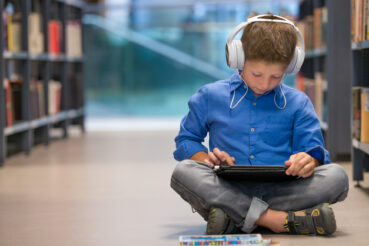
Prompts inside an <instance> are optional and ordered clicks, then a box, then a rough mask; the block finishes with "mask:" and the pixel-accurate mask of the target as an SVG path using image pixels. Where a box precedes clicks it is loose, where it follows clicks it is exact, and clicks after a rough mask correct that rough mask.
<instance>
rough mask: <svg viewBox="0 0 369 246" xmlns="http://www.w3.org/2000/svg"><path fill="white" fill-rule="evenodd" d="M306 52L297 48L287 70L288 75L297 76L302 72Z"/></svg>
mask: <svg viewBox="0 0 369 246" xmlns="http://www.w3.org/2000/svg"><path fill="white" fill-rule="evenodd" d="M304 59H305V52H304V50H303V49H301V48H300V47H296V48H295V53H294V54H293V58H292V60H291V62H290V64H289V65H288V67H287V69H286V73H288V74H297V73H298V72H299V71H300V68H301V66H302V63H304Z"/></svg>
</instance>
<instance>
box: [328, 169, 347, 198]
mask: <svg viewBox="0 0 369 246" xmlns="http://www.w3.org/2000/svg"><path fill="white" fill-rule="evenodd" d="M328 166H329V174H328V177H329V180H332V182H331V189H330V190H331V191H332V192H334V195H336V196H337V197H336V199H335V200H336V201H343V200H344V199H345V198H346V196H347V192H348V189H349V180H348V176H347V174H346V171H345V169H343V167H342V166H340V165H338V164H329V165H328ZM336 201H335V202H336Z"/></svg>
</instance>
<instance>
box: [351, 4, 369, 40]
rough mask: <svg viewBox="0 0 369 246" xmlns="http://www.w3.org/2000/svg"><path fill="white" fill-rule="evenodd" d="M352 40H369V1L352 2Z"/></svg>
mask: <svg viewBox="0 0 369 246" xmlns="http://www.w3.org/2000/svg"><path fill="white" fill-rule="evenodd" d="M351 40H352V42H356V43H358V42H363V41H366V40H369V0H351Z"/></svg>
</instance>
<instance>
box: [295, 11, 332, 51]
mask: <svg viewBox="0 0 369 246" xmlns="http://www.w3.org/2000/svg"><path fill="white" fill-rule="evenodd" d="M327 22H328V10H327V7H321V8H315V9H314V13H313V15H308V16H305V17H304V18H303V19H302V20H299V21H298V22H297V27H298V28H299V30H300V31H301V34H302V36H303V38H304V42H305V50H314V49H324V48H326V44H327Z"/></svg>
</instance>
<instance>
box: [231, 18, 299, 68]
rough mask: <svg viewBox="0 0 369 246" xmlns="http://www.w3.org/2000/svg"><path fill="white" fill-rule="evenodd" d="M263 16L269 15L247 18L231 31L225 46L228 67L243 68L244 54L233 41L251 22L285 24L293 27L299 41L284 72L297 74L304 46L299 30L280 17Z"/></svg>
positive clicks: (237, 43) (240, 44)
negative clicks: (266, 17)
mask: <svg viewBox="0 0 369 246" xmlns="http://www.w3.org/2000/svg"><path fill="white" fill-rule="evenodd" d="M264 16H270V15H258V16H254V17H252V18H249V19H248V20H247V21H246V22H242V23H241V24H239V25H238V26H237V27H236V28H235V29H234V30H233V31H232V33H231V35H229V37H228V40H227V44H226V59H227V64H228V66H229V67H230V68H234V69H243V66H244V63H245V54H244V51H243V47H242V42H241V40H233V39H234V37H235V36H236V35H237V33H238V32H239V31H241V30H242V29H244V28H245V27H246V26H247V25H248V24H250V23H253V22H279V23H286V24H289V25H291V26H293V27H294V28H295V30H296V32H297V35H298V37H299V39H300V46H296V48H295V53H294V55H293V58H292V60H291V62H290V64H289V65H288V67H287V69H286V72H285V73H288V74H297V73H298V72H299V71H300V68H301V66H302V63H303V62H304V58H305V44H304V39H303V37H302V35H301V32H300V30H299V29H298V28H297V27H296V26H295V25H294V24H293V23H292V22H291V21H289V20H287V19H286V18H283V17H281V16H278V15H273V16H274V17H278V18H281V19H282V20H278V19H263V18H261V17H264Z"/></svg>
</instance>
